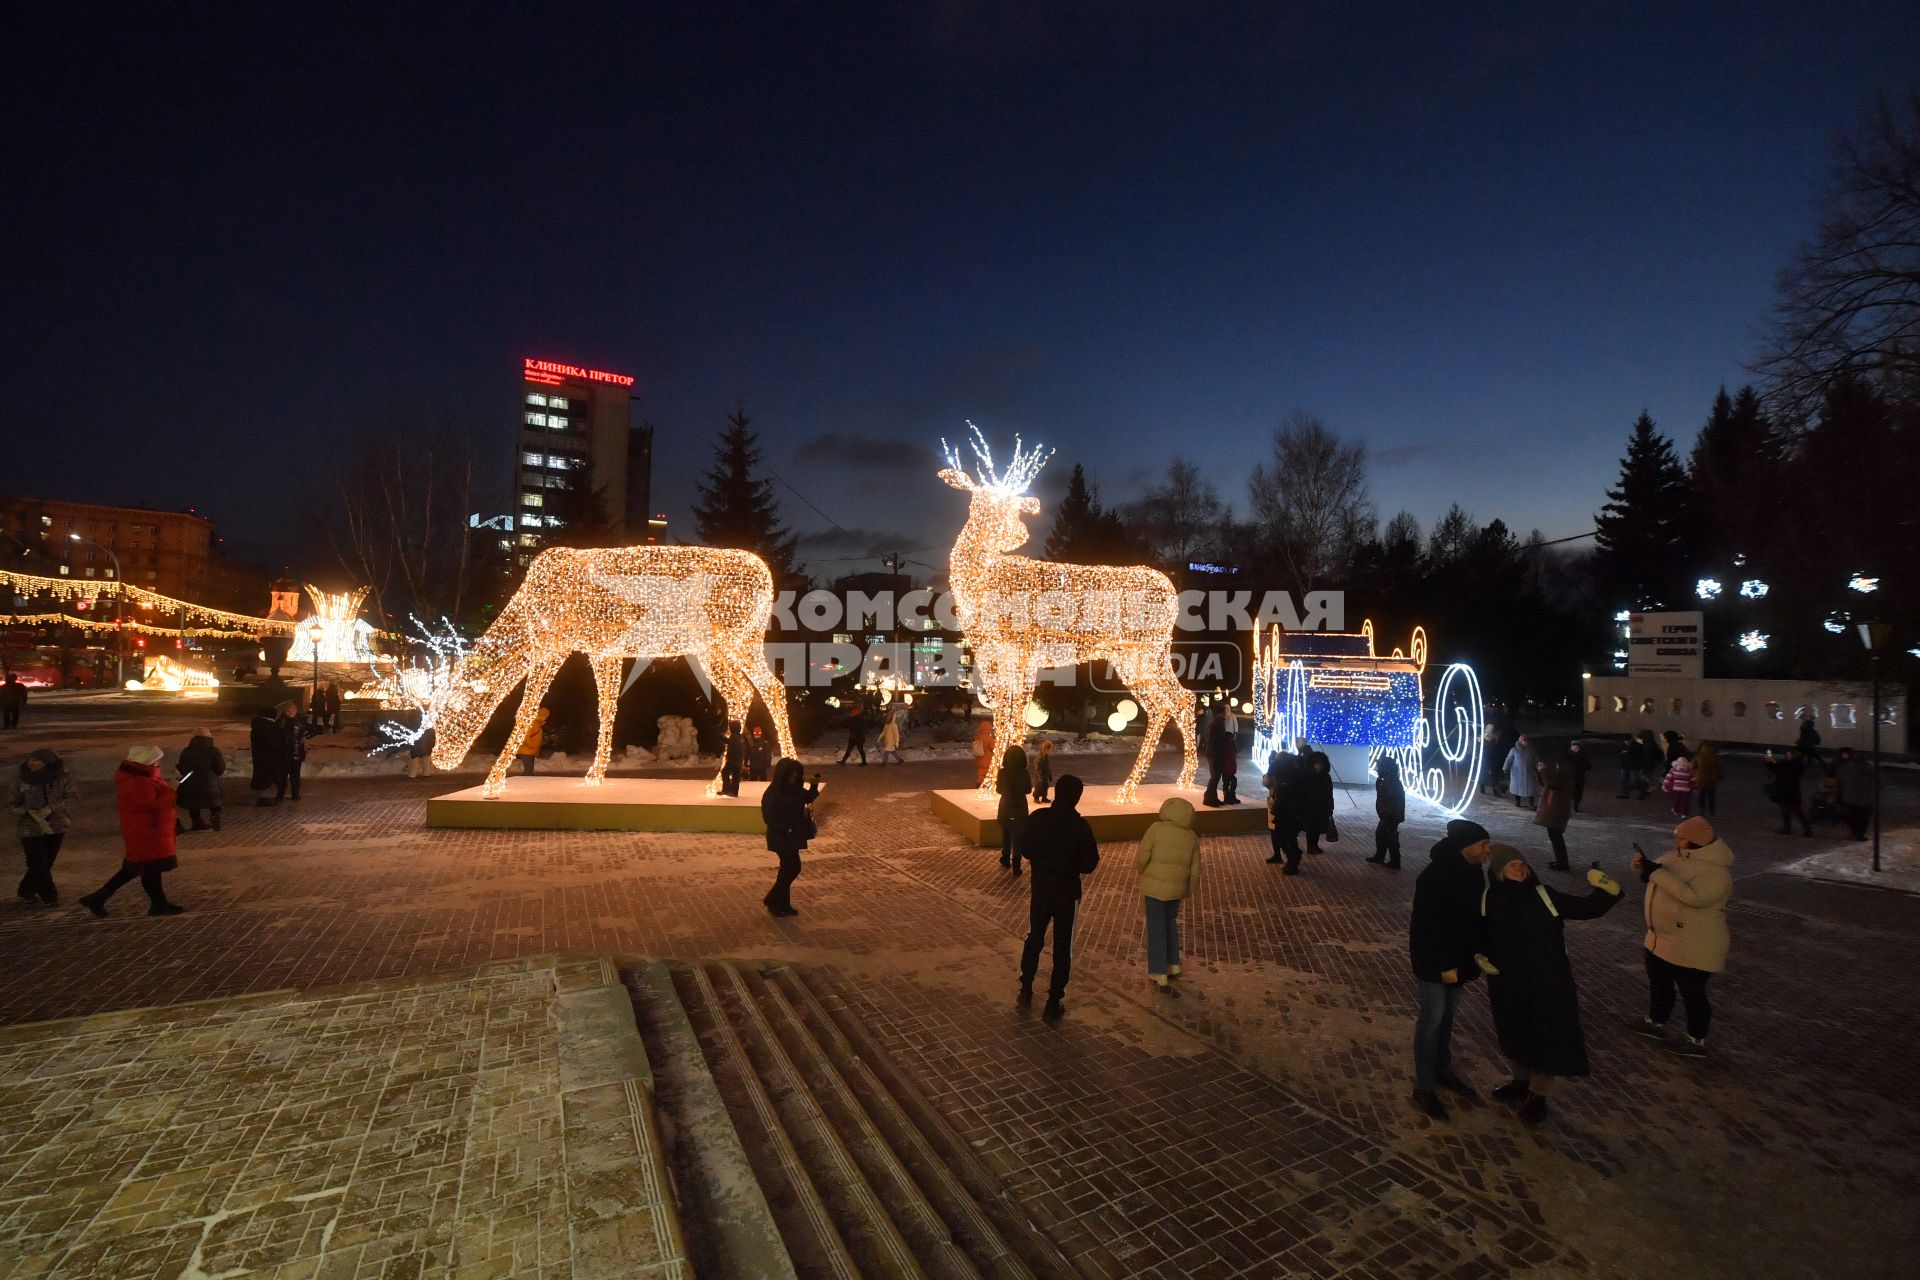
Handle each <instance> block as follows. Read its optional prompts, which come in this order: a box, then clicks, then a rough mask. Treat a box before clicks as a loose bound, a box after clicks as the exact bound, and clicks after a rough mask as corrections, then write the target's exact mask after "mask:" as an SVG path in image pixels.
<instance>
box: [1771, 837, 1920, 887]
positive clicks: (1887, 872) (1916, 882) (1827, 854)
mask: <svg viewBox="0 0 1920 1280" xmlns="http://www.w3.org/2000/svg"><path fill="white" fill-rule="evenodd" d="M1779 870H1780V871H1782V872H1783V873H1785V874H1787V875H1795V876H1805V877H1806V878H1807V879H1809V880H1832V881H1836V882H1838V883H1840V884H1861V885H1871V886H1873V887H1874V888H1876V889H1896V890H1899V891H1900V892H1902V893H1916V894H1920V827H1900V828H1897V829H1896V830H1893V831H1882V832H1881V833H1880V870H1879V871H1878V872H1876V871H1874V869H1873V845H1872V844H1871V843H1870V842H1869V841H1864V840H1851V841H1847V842H1845V843H1842V844H1839V845H1836V846H1835V847H1833V848H1831V849H1824V850H1822V851H1821V852H1819V853H1815V854H1810V855H1808V856H1807V857H1804V858H1801V859H1800V860H1798V861H1797V862H1789V863H1788V864H1786V865H1785V866H1783V867H1781V868H1779Z"/></svg>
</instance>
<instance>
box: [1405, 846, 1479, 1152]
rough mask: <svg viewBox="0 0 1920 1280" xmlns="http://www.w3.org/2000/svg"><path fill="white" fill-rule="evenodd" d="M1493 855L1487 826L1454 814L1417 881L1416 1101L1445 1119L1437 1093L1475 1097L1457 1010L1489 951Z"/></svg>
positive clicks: (1413, 930)
mask: <svg viewBox="0 0 1920 1280" xmlns="http://www.w3.org/2000/svg"><path fill="white" fill-rule="evenodd" d="M1492 852H1493V840H1492V838H1491V837H1490V836H1488V834H1487V829H1486V828H1485V827H1483V826H1481V825H1480V824H1479V823H1477V822H1469V821H1468V820H1467V819H1465V818H1455V819H1454V820H1453V821H1452V822H1449V823H1448V824H1447V834H1446V837H1445V838H1444V839H1442V840H1441V841H1440V842H1439V843H1438V844H1436V845H1434V846H1433V854H1432V861H1430V862H1429V863H1428V864H1427V865H1426V867H1425V869H1423V870H1422V871H1421V872H1420V875H1419V877H1418V878H1416V879H1415V880H1414V882H1413V916H1412V919H1411V920H1410V921H1409V922H1408V926H1407V951H1408V957H1409V959H1410V960H1411V961H1412V964H1413V976H1414V980H1415V982H1416V983H1417V984H1418V990H1419V997H1420V1004H1419V1013H1418V1015H1417V1016H1416V1018H1415V1020H1414V1024H1413V1102H1414V1105H1415V1106H1416V1107H1418V1108H1419V1109H1420V1110H1421V1111H1423V1112H1425V1113H1426V1114H1427V1115H1429V1116H1432V1117H1433V1118H1434V1119H1435V1120H1445V1119H1446V1118H1447V1109H1446V1107H1445V1106H1444V1105H1443V1104H1442V1103H1441V1101H1440V1096H1439V1093H1438V1090H1440V1089H1443V1088H1444V1089H1451V1090H1452V1091H1453V1092H1455V1093H1457V1094H1460V1095H1461V1096H1462V1097H1466V1098H1473V1097H1475V1096H1477V1095H1476V1094H1475V1093H1474V1090H1473V1086H1471V1085H1469V1084H1467V1083H1466V1082H1465V1081H1463V1080H1461V1079H1460V1077H1459V1076H1457V1075H1455V1074H1454V1072H1453V1013H1454V1009H1455V1007H1456V1006H1457V1005H1458V1004H1459V1003H1460V990H1461V988H1462V987H1464V986H1465V985H1466V984H1467V983H1469V982H1472V981H1473V980H1474V979H1475V978H1477V977H1479V976H1480V967H1479V966H1478V965H1477V964H1475V963H1474V959H1473V958H1474V956H1476V955H1479V954H1481V953H1483V952H1484V951H1485V950H1486V929H1485V925H1484V923H1483V921H1482V918H1481V915H1480V897H1481V894H1482V893H1483V892H1484V891H1485V889H1486V887H1487V879H1486V876H1484V875H1483V874H1481V870H1480V868H1481V867H1482V866H1484V865H1485V864H1486V861H1487V858H1488V856H1489V855H1490V854H1492Z"/></svg>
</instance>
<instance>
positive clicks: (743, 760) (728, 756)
mask: <svg viewBox="0 0 1920 1280" xmlns="http://www.w3.org/2000/svg"><path fill="white" fill-rule="evenodd" d="M746 764H747V743H746V739H744V738H742V737H741V736H740V722H739V721H737V720H729V721H727V742H726V745H725V746H724V747H722V748H721V756H720V794H721V795H723V796H737V795H739V794H740V774H741V771H742V770H743V769H745V768H746Z"/></svg>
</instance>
